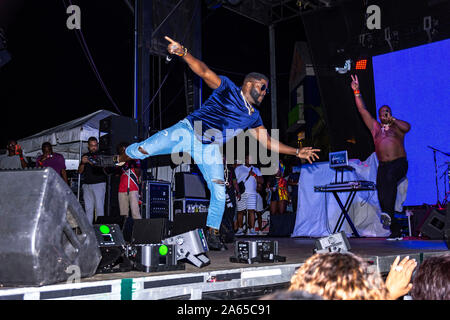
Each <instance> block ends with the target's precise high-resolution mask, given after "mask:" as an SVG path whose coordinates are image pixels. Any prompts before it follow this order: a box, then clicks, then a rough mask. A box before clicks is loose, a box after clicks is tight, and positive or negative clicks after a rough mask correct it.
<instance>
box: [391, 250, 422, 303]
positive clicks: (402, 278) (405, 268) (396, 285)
mask: <svg viewBox="0 0 450 320" xmlns="http://www.w3.org/2000/svg"><path fill="white" fill-rule="evenodd" d="M399 260H400V256H398V257H397V258H395V260H394V263H392V266H391V270H390V271H389V274H388V276H387V278H386V288H387V289H388V291H389V296H390V299H391V300H397V299H398V298H400V297H401V296H404V295H406V294H408V292H409V291H410V290H411V288H412V283H410V281H411V276H412V273H413V271H414V268H415V267H416V266H417V262H416V260H414V259H409V257H405V258H404V259H403V260H402V261H401V262H400V263H399Z"/></svg>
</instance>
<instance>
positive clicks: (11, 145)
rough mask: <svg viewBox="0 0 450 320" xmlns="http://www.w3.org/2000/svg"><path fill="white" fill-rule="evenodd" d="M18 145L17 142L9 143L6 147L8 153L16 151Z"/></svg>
mask: <svg viewBox="0 0 450 320" xmlns="http://www.w3.org/2000/svg"><path fill="white" fill-rule="evenodd" d="M16 145H17V142H15V141H10V142H9V143H8V145H7V146H6V149H7V150H8V151H11V152H12V151H14V152H15V151H16Z"/></svg>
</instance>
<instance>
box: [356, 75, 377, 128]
mask: <svg viewBox="0 0 450 320" xmlns="http://www.w3.org/2000/svg"><path fill="white" fill-rule="evenodd" d="M351 77H352V80H353V81H352V83H351V87H352V89H353V93H354V95H355V102H356V106H357V107H358V111H359V113H360V114H361V117H362V118H363V121H364V123H365V124H366V126H367V127H368V128H369V130H370V131H371V132H372V131H373V128H374V123H375V122H376V120H375V119H374V118H373V117H372V115H371V114H370V113H369V111H367V109H366V105H365V104H364V101H363V99H362V96H361V92H360V91H359V81H358V76H357V75H355V76H351Z"/></svg>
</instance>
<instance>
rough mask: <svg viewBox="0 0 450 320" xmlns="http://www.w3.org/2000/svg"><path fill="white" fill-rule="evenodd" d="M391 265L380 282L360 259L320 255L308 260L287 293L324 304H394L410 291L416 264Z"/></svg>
mask: <svg viewBox="0 0 450 320" xmlns="http://www.w3.org/2000/svg"><path fill="white" fill-rule="evenodd" d="M399 259H400V258H399V257H397V259H396V260H395V261H394V263H393V265H392V266H391V270H390V272H389V274H388V277H387V279H386V283H385V282H384V281H383V279H382V277H381V275H380V274H379V273H378V272H374V271H371V270H370V268H369V266H368V264H367V263H366V262H365V261H364V260H363V259H361V258H360V257H358V256H356V255H354V254H352V253H350V252H347V253H337V252H333V253H320V254H315V255H313V256H311V257H310V258H308V259H307V260H306V262H305V263H304V264H303V265H302V266H301V267H300V268H299V269H298V270H297V272H296V274H294V276H293V277H292V278H291V285H290V287H289V289H288V290H289V291H292V290H304V291H307V292H309V293H311V294H317V295H320V296H321V297H323V298H324V299H327V300H395V299H398V298H400V297H401V296H404V295H406V294H407V293H408V291H409V290H410V289H411V286H410V284H409V281H410V279H411V274H412V272H413V270H414V267H415V265H416V261H415V260H413V259H411V260H410V259H409V257H406V258H404V259H403V260H402V261H401V262H400V263H399Z"/></svg>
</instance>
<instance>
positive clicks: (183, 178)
mask: <svg viewBox="0 0 450 320" xmlns="http://www.w3.org/2000/svg"><path fill="white" fill-rule="evenodd" d="M175 198H177V199H178V198H199V199H206V187H205V184H204V182H203V181H202V179H201V177H200V176H199V175H198V174H194V173H187V172H177V173H175Z"/></svg>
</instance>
